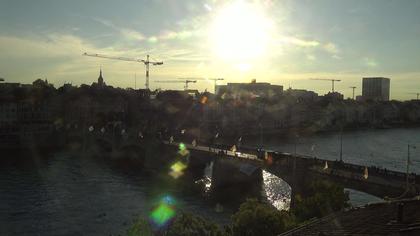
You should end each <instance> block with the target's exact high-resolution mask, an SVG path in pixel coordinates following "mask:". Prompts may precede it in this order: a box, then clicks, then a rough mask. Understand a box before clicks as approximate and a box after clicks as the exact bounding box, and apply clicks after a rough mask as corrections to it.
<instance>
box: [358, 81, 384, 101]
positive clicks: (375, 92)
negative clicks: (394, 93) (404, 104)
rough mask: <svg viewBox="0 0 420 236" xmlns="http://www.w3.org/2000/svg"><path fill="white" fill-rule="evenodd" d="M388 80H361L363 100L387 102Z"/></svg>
mask: <svg viewBox="0 0 420 236" xmlns="http://www.w3.org/2000/svg"><path fill="white" fill-rule="evenodd" d="M389 90H390V79H388V78H384V77H368V78H363V88H362V96H363V100H374V101H389Z"/></svg>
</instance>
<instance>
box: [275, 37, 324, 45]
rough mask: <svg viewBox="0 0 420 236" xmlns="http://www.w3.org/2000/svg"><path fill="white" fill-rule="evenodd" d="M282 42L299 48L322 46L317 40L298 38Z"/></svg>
mask: <svg viewBox="0 0 420 236" xmlns="http://www.w3.org/2000/svg"><path fill="white" fill-rule="evenodd" d="M282 41H283V42H284V43H288V44H293V45H296V46H299V47H317V46H319V45H320V43H319V42H318V41H316V40H304V39H300V38H296V37H284V38H283V39H282Z"/></svg>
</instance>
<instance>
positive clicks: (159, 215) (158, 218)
mask: <svg viewBox="0 0 420 236" xmlns="http://www.w3.org/2000/svg"><path fill="white" fill-rule="evenodd" d="M174 206H175V201H174V199H173V198H172V197H170V196H165V197H163V198H162V200H161V201H160V204H159V205H158V206H157V207H156V208H155V209H154V210H153V211H152V212H151V214H150V219H151V220H152V221H153V223H154V224H155V225H156V226H158V227H162V226H164V225H166V224H167V223H168V222H169V221H170V220H171V219H172V218H173V217H174V216H175V213H176V212H175V209H174Z"/></svg>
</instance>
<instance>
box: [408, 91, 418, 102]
mask: <svg viewBox="0 0 420 236" xmlns="http://www.w3.org/2000/svg"><path fill="white" fill-rule="evenodd" d="M409 94H415V95H417V100H419V95H420V93H409Z"/></svg>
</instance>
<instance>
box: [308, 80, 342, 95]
mask: <svg viewBox="0 0 420 236" xmlns="http://www.w3.org/2000/svg"><path fill="white" fill-rule="evenodd" d="M311 80H326V81H331V83H332V92H333V93H334V82H340V81H341V80H339V79H311Z"/></svg>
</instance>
